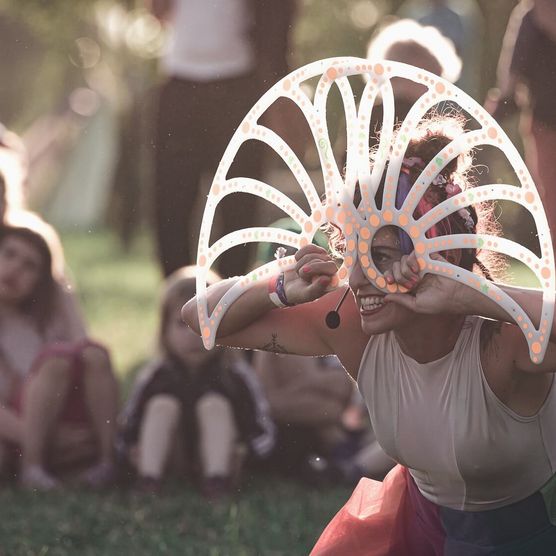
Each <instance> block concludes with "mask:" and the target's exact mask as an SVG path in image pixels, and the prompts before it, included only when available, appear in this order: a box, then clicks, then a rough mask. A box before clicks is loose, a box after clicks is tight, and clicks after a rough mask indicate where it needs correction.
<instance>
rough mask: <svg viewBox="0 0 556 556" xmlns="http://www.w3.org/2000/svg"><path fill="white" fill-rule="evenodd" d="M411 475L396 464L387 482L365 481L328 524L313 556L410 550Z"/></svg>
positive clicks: (376, 555)
mask: <svg viewBox="0 0 556 556" xmlns="http://www.w3.org/2000/svg"><path fill="white" fill-rule="evenodd" d="M407 475H408V472H407V469H405V468H404V467H402V466H400V465H397V466H396V467H394V469H392V471H390V473H388V475H387V476H386V478H385V479H384V481H383V482H382V483H381V482H379V481H373V480H371V479H366V478H363V479H361V481H359V484H358V485H357V487H356V488H355V490H354V492H353V494H352V495H351V497H350V499H349V500H348V502H347V503H346V504H345V506H344V507H343V508H342V509H341V510H340V511H339V512H338V513H337V514H336V515H335V516H334V518H333V519H332V521H331V522H330V523H329V524H328V526H327V527H326V529H325V530H324V532H323V533H322V535H321V536H320V538H319V540H318V541H317V544H316V545H315V547H314V548H313V550H312V551H311V556H345V555H348V554H349V556H386V555H388V556H397V555H400V556H402V555H407V554H413V552H410V551H409V550H407V544H406V534H405V530H406V525H405V524H406V521H407V519H408V517H409V516H410V515H411V512H410V508H409V498H408V488H407V481H408V478H407Z"/></svg>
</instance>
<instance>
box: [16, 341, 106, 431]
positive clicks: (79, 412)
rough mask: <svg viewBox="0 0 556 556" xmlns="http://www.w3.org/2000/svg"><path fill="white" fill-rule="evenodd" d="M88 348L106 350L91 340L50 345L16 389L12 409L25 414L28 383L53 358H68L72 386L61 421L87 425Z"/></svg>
mask: <svg viewBox="0 0 556 556" xmlns="http://www.w3.org/2000/svg"><path fill="white" fill-rule="evenodd" d="M87 347H96V348H98V349H105V348H104V347H103V346H102V345H100V344H98V343H96V342H93V341H91V340H89V339H83V340H80V341H79V342H56V343H53V344H48V345H47V346H46V347H44V348H43V349H42V351H41V352H40V353H39V355H38V356H37V357H36V359H35V361H34V362H33V365H32V367H31V371H30V373H29V375H28V377H27V378H26V379H25V380H24V381H23V382H22V383H21V386H20V387H19V388H17V389H16V392H15V393H14V397H13V399H12V404H11V405H12V407H13V408H14V409H15V410H16V411H17V412H18V413H20V414H21V413H22V412H23V397H24V392H25V388H26V386H27V383H28V381H29V380H30V379H31V377H32V376H33V375H34V374H35V373H38V372H40V369H41V368H42V366H43V364H44V363H45V362H46V361H47V360H48V359H50V358H51V357H61V358H67V359H68V360H69V361H70V363H71V367H70V375H71V376H70V384H69V388H68V395H67V399H66V404H65V406H64V408H63V409H62V413H61V415H60V421H61V422H64V423H87V422H89V413H88V410H87V405H86V403H85V392H84V389H83V371H84V364H83V351H84V350H85V349H86V348H87Z"/></svg>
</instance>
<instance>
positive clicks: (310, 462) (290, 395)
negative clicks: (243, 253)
mask: <svg viewBox="0 0 556 556" xmlns="http://www.w3.org/2000/svg"><path fill="white" fill-rule="evenodd" d="M272 226H273V227H277V228H282V229H285V230H288V231H293V232H297V233H299V231H300V228H299V226H298V225H297V224H296V223H295V222H294V221H293V220H292V219H291V218H282V219H280V220H277V221H276V222H274V223H273V224H272ZM314 241H315V242H316V243H317V244H318V245H320V246H321V247H325V248H326V247H327V245H328V244H327V239H326V237H325V236H324V235H323V234H322V233H320V232H319V233H318V234H317V235H316V236H315V240H314ZM279 247H280V246H279V245H277V244H271V243H261V244H260V246H259V250H258V253H257V265H256V266H259V265H262V264H264V263H267V262H269V261H270V260H272V257H273V256H275V253H276V252H277V248H279ZM281 248H282V249H284V254H287V255H289V254H292V253H293V249H292V248H285V247H283V246H282V247H281ZM273 351H274V353H272V352H267V351H256V352H254V354H253V366H254V367H255V370H256V372H257V374H258V376H259V380H260V381H261V384H262V386H263V389H264V393H265V395H266V397H267V399H268V402H269V405H270V412H271V416H272V418H273V420H274V421H275V423H276V425H277V432H278V435H277V443H276V448H275V450H274V452H273V456H272V457H271V458H269V461H268V464H267V467H270V468H271V469H276V470H277V471H279V472H283V473H285V474H287V475H293V476H297V477H300V478H302V479H304V480H306V481H308V482H310V483H315V484H318V483H319V482H320V481H322V480H343V481H346V482H349V483H352V482H356V481H358V480H359V479H360V478H361V477H362V476H364V475H365V476H369V477H382V476H384V475H385V474H386V473H387V472H388V471H389V470H390V469H391V468H392V467H393V465H394V464H393V462H392V461H391V460H390V458H388V456H386V454H384V452H383V451H382V449H381V448H380V447H379V446H378V445H377V443H376V440H375V438H374V434H373V432H372V429H371V427H370V423H369V419H368V417H367V409H366V407H365V404H364V403H363V401H362V399H361V395H360V394H359V391H358V389H357V385H356V384H355V382H353V380H351V379H350V377H349V376H348V375H347V373H346V371H345V369H344V368H343V367H342V365H341V364H340V362H339V361H338V359H337V357H335V356H332V357H324V358H318V357H304V356H300V355H288V354H286V353H285V352H284V353H283V354H282V353H276V352H279V351H280V346H275V349H273Z"/></svg>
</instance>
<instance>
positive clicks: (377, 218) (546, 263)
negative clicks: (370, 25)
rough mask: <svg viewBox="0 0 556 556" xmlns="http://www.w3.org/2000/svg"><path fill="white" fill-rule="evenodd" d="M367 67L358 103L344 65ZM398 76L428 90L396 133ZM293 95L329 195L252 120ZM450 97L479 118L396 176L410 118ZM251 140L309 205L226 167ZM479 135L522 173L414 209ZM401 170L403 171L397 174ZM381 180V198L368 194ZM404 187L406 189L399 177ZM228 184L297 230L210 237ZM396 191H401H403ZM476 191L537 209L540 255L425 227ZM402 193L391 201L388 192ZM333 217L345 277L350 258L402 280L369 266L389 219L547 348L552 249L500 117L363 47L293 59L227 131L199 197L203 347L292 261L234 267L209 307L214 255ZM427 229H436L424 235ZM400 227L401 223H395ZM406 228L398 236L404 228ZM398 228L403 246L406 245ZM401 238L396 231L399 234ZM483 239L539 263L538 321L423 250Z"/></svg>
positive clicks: (352, 71)
mask: <svg viewBox="0 0 556 556" xmlns="http://www.w3.org/2000/svg"><path fill="white" fill-rule="evenodd" d="M352 75H365V76H366V77H367V83H366V86H365V89H364V91H363V93H362V95H360V97H359V98H361V101H360V102H359V104H358V105H357V104H356V102H355V97H354V94H353V91H352V89H351V85H350V83H349V80H348V76H352ZM317 76H320V79H319V82H318V84H317V86H316V89H315V93H314V96H313V97H312V98H310V96H308V94H307V93H306V88H302V87H301V85H302V84H303V83H304V82H306V81H307V80H309V79H311V78H314V77H317ZM393 77H402V78H405V79H409V80H411V81H413V82H415V83H418V84H420V85H423V86H424V87H426V92H425V93H424V94H423V95H422V96H421V97H420V98H419V99H418V100H417V101H416V102H415V103H414V105H413V106H412V108H411V109H410V110H409V112H408V114H407V116H406V118H405V119H404V121H403V122H402V124H401V128H400V132H399V133H397V134H396V135H395V136H394V121H395V114H394V96H393V92H392V85H391V79H392V78H393ZM333 86H337V87H338V89H339V91H340V94H341V98H342V102H343V107H344V113H345V116H346V131H347V145H348V146H347V158H346V171H345V175H342V172H341V169H340V168H338V166H337V164H336V162H335V159H334V156H333V154H332V145H331V141H330V137H329V134H328V129H327V116H326V104H327V99H328V94H329V92H330V90H331V88H332V87H333ZM379 93H380V95H381V97H382V104H383V122H382V130H381V134H380V141H379V145H378V150H377V152H376V156H375V157H374V161H373V164H372V166H371V164H370V162H369V136H370V121H371V111H372V107H373V105H374V103H375V100H376V98H377V95H378V94H379ZM281 97H285V98H288V99H290V100H291V101H293V102H294V103H295V104H296V105H297V106H298V107H299V109H300V110H301V112H302V113H303V115H304V117H305V119H306V121H307V124H308V125H309V128H310V129H311V132H312V136H313V139H314V142H315V146H316V148H317V152H318V156H319V159H320V165H321V171H322V176H323V180H324V189H325V198H324V200H321V198H320V196H319V194H318V193H317V190H316V188H315V186H314V184H313V182H312V181H311V179H310V176H309V174H308V173H307V171H306V169H305V168H304V167H303V164H302V163H301V161H300V160H299V159H298V158H297V156H296V154H295V153H294V151H293V150H292V149H291V148H290V147H289V146H288V145H287V144H286V142H285V141H284V140H283V139H282V138H281V137H279V136H278V135H277V134H276V133H274V132H273V131H272V130H270V129H268V128H266V127H264V126H263V125H261V124H260V123H259V118H260V116H261V115H262V114H263V113H264V112H265V111H266V110H267V109H268V108H269V107H270V106H271V105H272V104H273V103H274V102H276V101H277V100H278V99H279V98H281ZM443 101H448V102H450V103H452V104H455V105H459V106H460V107H461V108H462V109H463V110H465V111H466V112H467V113H469V114H471V115H473V117H474V118H475V119H476V121H477V123H478V125H479V126H480V127H479V129H475V130H473V131H467V132H464V133H462V134H460V135H459V136H458V137H456V138H455V139H454V140H453V141H451V142H450V143H449V144H448V145H447V146H446V147H444V148H443V149H442V150H441V151H440V152H438V153H437V154H436V155H435V156H434V157H433V159H432V160H431V161H430V162H429V163H428V164H427V165H426V166H425V168H423V169H422V171H421V173H420V175H419V176H418V177H417V179H416V180H415V183H414V184H412V185H411V184H409V185H410V187H409V189H408V184H407V183H404V179H403V177H402V176H401V173H402V172H401V170H402V163H403V159H404V155H405V152H406V150H407V146H408V144H409V142H410V140H411V137H412V132H413V130H414V129H415V126H416V125H417V124H418V123H419V122H420V121H421V119H422V117H423V115H425V114H426V113H427V112H428V111H429V109H431V108H432V107H434V106H436V105H437V104H438V103H440V102H443ZM248 140H258V141H262V142H263V143H265V144H266V145H268V146H269V147H270V148H271V149H273V150H274V151H275V152H276V153H277V154H278V155H279V156H280V157H281V158H282V160H283V161H284V163H285V164H286V165H287V166H288V167H289V169H290V170H291V172H292V174H293V175H294V176H295V178H296V179H297V181H298V182H299V184H300V186H301V189H302V191H303V193H304V195H305V198H306V200H307V203H308V205H309V207H310V211H309V214H307V213H306V212H305V211H303V210H302V209H301V208H300V207H299V206H298V205H297V204H296V203H295V202H294V201H293V200H292V199H290V198H289V197H288V196H287V195H285V194H284V193H282V192H281V191H279V190H278V189H277V188H276V187H273V186H272V185H270V184H266V183H264V182H262V181H259V180H255V179H251V178H248V177H245V178H232V179H228V178H227V173H228V170H229V168H230V166H231V164H232V162H233V160H234V157H235V155H236V154H237V152H238V150H239V148H240V147H241V145H242V144H243V143H244V142H245V141H248ZM479 145H490V146H494V147H496V148H498V149H499V150H500V151H502V153H503V154H504V155H505V156H506V159H507V160H508V161H509V163H510V164H511V166H512V167H513V169H514V171H515V174H516V176H517V177H518V179H519V182H520V186H519V187H517V186H513V185H506V184H499V183H492V184H489V185H483V186H480V187H475V188H472V189H468V190H465V191H460V192H454V194H453V195H452V196H451V197H449V198H447V199H446V200H445V201H443V202H441V203H439V204H438V205H436V206H434V207H433V209H432V210H430V211H429V212H426V213H424V214H423V215H422V216H420V217H418V218H414V216H413V215H414V213H415V209H416V208H417V206H418V205H419V203H420V202H421V201H422V199H423V196H424V194H425V192H426V190H427V188H428V187H429V185H430V184H431V183H432V182H433V180H435V178H437V176H438V175H439V174H440V173H441V172H442V170H443V169H444V168H445V167H446V166H447V165H448V164H449V163H450V161H452V160H454V159H455V158H457V157H458V156H459V155H460V154H462V153H467V152H469V151H470V149H472V148H474V147H476V146H479ZM400 177H402V180H400ZM381 181H383V182H384V188H383V192H382V199H381V201H382V202H381V204H379V206H381V209H380V210H379V209H378V207H377V203H376V200H375V195H376V193H377V190H378V187H379V185H380V183H381ZM357 184H359V187H360V190H361V203H360V204H359V205H358V206H355V205H354V203H353V198H354V193H355V187H356V185H357ZM403 187H405V188H406V189H408V193H407V195H406V196H405V197H404V196H403V194H402V193H400V192H398V188H403ZM235 192H242V193H248V194H251V195H255V196H258V197H261V198H262V199H264V200H265V201H267V202H269V203H272V204H274V205H276V206H277V207H278V208H280V209H281V210H282V211H283V212H285V213H286V214H287V215H289V216H290V217H291V218H293V219H294V220H295V221H296V222H297V223H298V224H299V226H300V228H301V232H300V233H294V232H288V231H283V230H279V229H275V228H270V227H253V228H246V229H242V230H237V231H234V232H231V233H229V234H227V235H225V236H224V237H221V238H220V239H218V240H217V241H215V242H214V243H213V244H209V238H210V236H211V231H212V225H213V220H214V214H215V210H216V207H217V206H218V204H219V203H220V201H221V200H222V198H223V197H225V196H226V195H229V194H231V193H235ZM402 197H404V198H403V199H402ZM477 200H480V201H492V200H511V201H513V202H517V203H519V204H521V205H522V206H523V207H525V208H526V209H527V210H528V211H529V212H530V213H531V215H532V216H533V219H534V221H535V226H536V232H537V234H538V237H539V243H540V250H541V254H540V256H537V255H535V254H534V253H533V252H532V251H530V250H529V249H527V248H525V247H523V246H522V245H520V244H519V243H517V242H515V241H510V240H507V239H504V238H501V237H496V236H488V235H481V234H450V235H437V236H436V237H427V236H426V232H427V231H428V230H430V229H431V228H434V226H436V225H437V224H438V223H439V222H441V221H442V220H444V219H445V218H446V217H447V216H449V215H450V214H453V213H455V212H459V213H460V214H461V211H462V209H465V207H467V206H470V205H472V204H473V203H474V202H476V201H477ZM396 201H399V202H396ZM327 222H329V223H332V224H334V225H335V226H337V227H338V228H339V229H340V230H341V231H342V233H343V235H344V237H345V241H346V252H345V257H344V262H343V265H342V267H341V268H340V270H339V271H338V278H339V281H340V282H341V283H345V281H346V279H347V278H348V275H349V273H350V271H351V270H352V268H353V266H354V264H355V262H356V261H357V260H359V263H360V265H361V268H362V270H363V272H364V273H365V275H366V277H367V278H368V280H369V281H371V282H372V283H373V284H374V285H375V286H376V287H377V288H379V289H381V290H384V291H403V290H400V288H399V286H398V285H396V284H393V285H392V284H388V285H387V284H386V280H385V279H384V277H383V275H382V273H381V272H380V270H379V269H378V268H377V267H376V266H375V264H374V262H373V260H372V257H371V252H370V246H371V243H372V240H373V237H374V236H375V234H376V233H377V231H378V230H379V229H381V228H382V227H384V226H397V227H398V228H401V230H403V232H404V233H405V234H406V235H407V238H409V241H410V242H411V243H412V246H414V248H415V251H416V254H417V257H418V262H419V266H420V268H421V273H422V274H424V273H433V274H440V275H444V276H447V277H450V278H452V279H454V280H457V281H459V282H462V283H463V284H466V285H468V286H470V287H472V288H474V289H476V290H478V291H479V292H481V293H482V294H484V295H485V296H487V297H489V298H490V299H492V300H493V301H495V302H496V303H498V304H499V305H500V306H501V307H502V308H504V310H505V311H506V312H507V313H508V314H509V315H511V316H512V318H513V319H514V320H515V322H516V324H517V325H518V326H520V328H521V330H522V331H523V333H524V334H525V337H526V339H527V342H528V343H529V349H530V356H531V359H532V360H533V361H534V362H537V363H538V362H540V361H542V358H543V357H544V353H545V351H546V348H547V345H548V340H549V336H550V332H549V331H550V329H551V326H552V319H553V314H554V295H555V293H554V292H555V290H556V287H555V285H556V284H555V279H554V276H555V272H554V253H553V250H552V242H551V240H550V232H549V229H548V223H547V218H546V214H545V212H544V210H543V207H542V203H541V200H540V197H539V194H538V192H537V189H536V187H535V184H534V183H533V180H532V178H531V175H530V173H529V171H528V170H527V167H526V166H525V163H524V162H523V160H522V159H521V157H520V155H519V153H518V152H517V150H516V148H515V147H514V146H513V145H512V143H511V142H510V140H509V139H508V137H507V136H506V134H505V133H504V131H503V130H502V129H501V128H500V126H499V125H498V124H497V123H496V121H495V120H494V119H493V118H492V117H491V116H490V115H489V114H488V113H487V112H486V111H485V110H484V109H483V108H482V107H481V105H479V104H478V103H477V102H476V101H475V100H473V99H472V98H471V97H470V96H468V95H467V94H466V93H464V92H463V91H461V90H460V89H458V88H457V87H456V86H454V85H452V84H451V83H449V82H448V81H446V80H444V79H442V78H440V77H438V76H436V75H434V74H432V73H429V72H426V71H424V70H421V69H419V68H415V67H413V66H409V65H407V64H401V63H398V62H391V61H376V62H371V61H369V60H366V59H360V58H330V59H327V60H321V61H318V62H314V63H312V64H309V65H307V66H304V67H302V68H300V69H298V70H295V71H294V72H292V73H291V74H289V75H288V76H286V77H284V78H283V79H281V80H280V81H279V82H278V83H277V84H276V85H274V86H273V87H272V88H271V89H270V90H269V91H268V92H267V93H266V94H264V95H263V96H262V97H261V99H260V100H259V101H258V102H257V103H256V104H255V106H254V107H253V108H252V109H251V110H250V111H249V113H248V114H247V116H246V117H245V118H244V120H243V122H242V123H241V125H240V126H239V128H238V129H237V131H236V133H235V134H234V136H233V137H232V139H231V141H230V143H229V145H228V147H227V149H226V151H225V153H224V156H223V158H222V160H221V161H220V164H219V166H218V169H217V171H216V174H215V176H214V180H213V183H212V186H211V189H210V193H209V195H208V198H207V203H206V207H205V212H204V216H203V221H202V224H201V230H200V235H199V247H198V256H197V264H198V266H199V272H198V274H197V292H198V310H199V322H200V326H201V332H202V336H203V341H204V343H205V346H206V347H207V348H211V347H212V346H213V345H214V341H215V335H216V330H217V328H218V325H219V323H220V321H221V319H222V316H223V315H224V313H225V312H226V310H227V308H228V307H229V305H230V304H232V303H233V302H234V301H235V300H236V299H237V298H238V297H239V296H240V295H241V294H242V293H243V292H244V291H245V290H246V289H247V288H249V287H251V286H252V285H253V284H255V283H256V282H257V281H259V280H266V279H268V277H269V276H272V275H273V274H275V273H276V272H281V271H283V270H286V269H288V268H291V267H292V266H293V265H294V258H293V257H285V258H281V259H279V260H277V261H273V262H271V263H268V264H266V265H264V266H262V267H259V268H257V269H255V270H254V271H252V272H250V273H249V274H247V275H246V276H244V277H242V278H241V279H240V280H239V281H238V282H237V283H236V284H235V285H234V286H233V287H232V288H231V289H230V290H228V292H227V293H226V294H225V295H224V296H223V298H222V299H221V300H220V302H219V303H218V304H217V306H216V307H215V309H214V311H213V312H212V314H210V315H209V313H208V305H207V297H206V273H207V271H208V270H209V269H210V268H211V266H212V265H213V263H214V261H215V260H216V258H217V257H218V256H219V255H220V254H222V253H223V252H224V251H226V250H228V249H230V248H232V247H234V246H236V245H243V244H245V243H249V242H259V241H264V242H275V243H280V244H283V245H288V246H291V247H295V248H297V249H298V248H300V247H303V246H304V245H307V244H308V243H310V242H311V240H312V238H313V236H314V234H315V233H316V231H317V229H318V228H319V227H320V226H321V225H323V224H325V223H327ZM431 235H432V234H431ZM400 236H401V234H400ZM404 237H405V236H404ZM407 238H406V239H405V243H407V245H405V248H404V249H408V248H409V243H408V242H407ZM400 241H401V243H404V240H402V239H401V237H400ZM482 247H488V249H490V250H492V251H498V252H500V253H502V254H504V255H508V256H510V257H513V258H515V259H517V260H519V261H522V262H523V263H524V264H527V265H528V266H529V267H530V268H531V270H532V271H533V272H534V273H535V275H536V276H537V278H538V279H539V282H540V284H541V287H542V290H543V305H542V311H541V318H540V324H539V327H538V328H535V327H534V325H533V323H532V321H531V320H530V318H529V316H528V315H527V314H526V313H525V311H524V310H523V309H522V308H521V307H520V306H519V305H518V304H517V303H516V302H515V301H513V300H512V299H511V298H510V297H509V296H508V295H507V294H505V293H504V292H503V291H502V290H501V289H500V288H498V287H497V286H496V285H494V284H493V283H492V282H490V281H488V280H487V279H486V278H484V277H481V276H478V275H475V274H473V273H472V272H470V271H467V270H465V269H462V268H459V267H457V266H454V265H452V264H450V263H447V262H444V261H437V260H434V259H431V257H430V255H431V253H436V252H441V251H446V250H451V249H480V248H482Z"/></svg>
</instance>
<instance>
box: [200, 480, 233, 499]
mask: <svg viewBox="0 0 556 556" xmlns="http://www.w3.org/2000/svg"><path fill="white" fill-rule="evenodd" d="M201 492H202V494H203V496H204V497H205V498H206V499H207V500H209V501H211V502H217V501H219V500H222V499H223V498H227V497H228V496H230V495H231V494H232V481H231V479H230V477H227V476H220V475H214V476H213V477H205V478H204V479H203V481H202V483H201Z"/></svg>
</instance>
